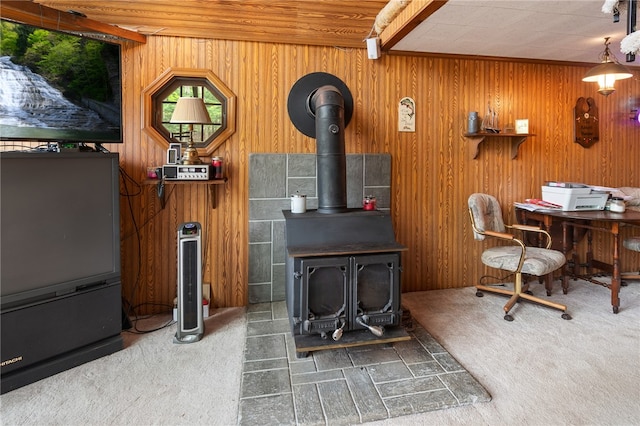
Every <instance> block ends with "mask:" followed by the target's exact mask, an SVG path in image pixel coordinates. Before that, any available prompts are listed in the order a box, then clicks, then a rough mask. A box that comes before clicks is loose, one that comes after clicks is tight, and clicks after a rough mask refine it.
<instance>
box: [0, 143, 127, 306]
mask: <svg viewBox="0 0 640 426" xmlns="http://www.w3.org/2000/svg"><path fill="white" fill-rule="evenodd" d="M118 178H119V162H118V154H116V153H113V154H104V153H98V152H69V153H67V152H64V153H48V152H2V153H0V194H2V202H1V203H0V242H1V243H0V264H1V265H2V268H0V290H1V291H2V293H1V295H2V308H3V309H4V308H6V307H9V306H16V304H18V305H19V304H24V303H25V302H26V301H31V300H34V301H35V300H39V299H43V298H47V297H51V296H52V295H60V294H65V293H68V292H72V291H75V290H76V289H77V288H79V287H83V286H90V285H95V284H101V283H108V282H113V281H114V280H119V278H120V207H119V206H120V203H119V188H120V187H119V182H118Z"/></svg>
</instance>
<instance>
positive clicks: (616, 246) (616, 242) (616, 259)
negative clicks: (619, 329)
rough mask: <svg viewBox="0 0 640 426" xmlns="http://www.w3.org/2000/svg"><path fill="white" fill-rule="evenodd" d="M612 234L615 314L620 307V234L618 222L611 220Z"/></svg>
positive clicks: (613, 304)
mask: <svg viewBox="0 0 640 426" xmlns="http://www.w3.org/2000/svg"><path fill="white" fill-rule="evenodd" d="M611 233H612V234H613V273H612V276H611V306H612V307H613V313H614V314H617V313H618V309H619V308H620V283H621V277H620V252H619V250H620V234H619V224H618V222H613V223H612V226H611Z"/></svg>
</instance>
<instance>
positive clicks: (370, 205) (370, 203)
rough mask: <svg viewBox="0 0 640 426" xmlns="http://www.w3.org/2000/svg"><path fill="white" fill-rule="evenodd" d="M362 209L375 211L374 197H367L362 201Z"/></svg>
mask: <svg viewBox="0 0 640 426" xmlns="http://www.w3.org/2000/svg"><path fill="white" fill-rule="evenodd" d="M362 208H363V209H364V210H375V209H376V197H374V196H372V195H367V196H366V197H364V200H362Z"/></svg>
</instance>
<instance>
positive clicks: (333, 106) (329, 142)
mask: <svg viewBox="0 0 640 426" xmlns="http://www.w3.org/2000/svg"><path fill="white" fill-rule="evenodd" d="M308 105H309V106H310V108H312V109H313V111H312V112H313V113H314V115H315V119H316V170H317V173H318V212H319V213H340V212H343V211H345V210H346V208H347V160H346V156H345V150H344V99H343V97H342V94H341V93H340V91H339V90H338V89H337V88H335V87H334V86H329V85H327V86H322V87H320V88H318V90H317V91H315V92H314V93H313V94H312V95H311V99H310V102H309V103H308Z"/></svg>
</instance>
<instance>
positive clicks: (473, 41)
mask: <svg viewBox="0 0 640 426" xmlns="http://www.w3.org/2000/svg"><path fill="white" fill-rule="evenodd" d="M414 1H420V0H414ZM603 4H604V0H563V1H549V0H512V1H483V0H449V1H448V2H447V3H446V4H445V5H444V6H443V7H441V8H440V9H439V10H438V11H436V12H435V13H434V14H433V15H431V16H430V17H428V18H427V19H426V20H424V21H423V22H422V23H420V25H418V27H416V28H415V29H414V30H413V31H412V32H411V33H410V34H408V35H407V36H406V37H404V38H403V39H402V40H401V41H400V42H398V43H397V44H396V45H395V46H393V47H392V48H391V50H392V51H393V50H399V51H412V52H426V53H447V54H462V55H479V56H496V57H508V58H531V59H542V60H557V61H570V62H592V63H597V62H599V61H600V60H599V55H600V54H601V53H602V51H603V50H604V37H611V46H610V48H611V52H612V53H613V54H614V55H615V56H616V58H617V59H618V60H619V61H620V62H621V63H622V64H624V65H627V66H634V67H638V66H640V55H636V60H635V62H626V60H625V55H624V54H623V53H620V40H622V39H623V38H624V37H625V36H626V35H627V22H626V21H627V12H626V9H625V10H624V11H622V12H621V14H620V22H618V23H613V16H612V15H610V14H605V13H602V5H603ZM638 19H640V12H639V13H638Z"/></svg>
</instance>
